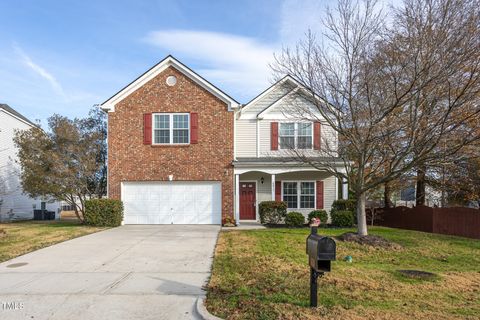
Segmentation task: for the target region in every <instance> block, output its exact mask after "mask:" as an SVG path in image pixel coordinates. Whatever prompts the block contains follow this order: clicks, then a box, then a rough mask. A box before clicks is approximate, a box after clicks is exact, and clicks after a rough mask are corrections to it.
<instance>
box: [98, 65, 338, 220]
mask: <svg viewBox="0 0 480 320" xmlns="http://www.w3.org/2000/svg"><path fill="white" fill-rule="evenodd" d="M298 86H299V84H298V83H297V82H296V81H295V80H294V79H293V78H291V77H288V76H287V77H285V78H283V79H282V80H280V81H279V82H277V83H276V84H274V85H273V86H271V87H270V88H269V89H267V90H265V91H264V92H263V93H262V94H260V95H259V96H258V97H256V98H255V99H253V100H252V101H251V102H249V103H247V104H245V105H241V104H240V103H238V102H237V101H235V100H234V99H233V98H231V97H230V96H228V95H227V94H225V93H224V92H223V91H221V90H220V89H218V88H217V87H215V86H214V85H212V84H211V83H209V82H208V81H207V80H205V79H204V78H202V77H201V76H199V75H198V74H197V73H195V72H194V71H193V70H191V69H190V68H188V67H187V66H185V65H184V64H182V63H181V62H180V61H178V60H176V59H175V58H173V57H172V56H168V57H166V58H165V59H164V60H162V61H160V62H159V63H158V64H157V65H155V66H154V67H152V68H151V69H150V70H148V71H147V72H145V73H144V74H143V75H141V76H140V77H138V78H137V79H136V80H134V81H133V82H132V83H130V84H129V85H127V86H126V87H124V88H123V89H122V90H120V91H119V92H117V93H116V94H115V95H113V96H112V97H111V98H109V99H108V100H106V101H105V102H104V103H102V104H101V108H102V109H103V110H105V111H107V112H108V150H109V156H108V196H109V197H110V198H115V199H121V200H122V201H123V203H124V208H125V217H124V223H126V224H220V223H222V221H224V219H225V218H226V217H230V218H235V220H236V221H237V222H238V221H240V222H241V221H252V220H254V221H255V220H258V204H259V203H260V202H261V201H265V200H283V201H286V202H287V204H288V208H289V210H290V211H294V210H295V211H300V212H302V213H304V214H305V215H307V214H308V213H309V212H310V211H311V210H314V209H316V208H318V209H326V210H329V209H330V206H331V204H332V202H333V201H334V200H335V199H336V198H337V195H338V188H339V186H338V183H337V179H335V178H334V177H333V176H332V175H331V174H329V173H327V171H323V170H318V168H314V167H312V166H309V165H306V164H305V163H303V162H301V161H296V160H295V159H291V152H290V151H292V149H293V150H296V149H302V151H307V150H308V152H310V153H311V156H312V157H320V156H322V154H321V150H320V149H321V148H320V145H321V144H322V141H324V142H325V141H326V139H327V140H329V142H332V141H330V140H332V139H333V140H335V139H336V135H335V133H334V131H333V130H331V128H330V127H329V126H328V125H327V124H326V123H324V122H322V121H318V119H321V117H320V116H318V117H315V119H316V120H315V121H305V120H302V121H296V120H293V119H291V118H289V117H288V115H286V114H285V112H283V111H282V110H283V108H285V107H288V105H289V103H291V100H292V99H289V98H288V97H290V95H291V93H292V92H294V91H295V92H296V88H298ZM333 144H334V145H335V144H336V140H335V141H333Z"/></svg>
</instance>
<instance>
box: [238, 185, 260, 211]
mask: <svg viewBox="0 0 480 320" xmlns="http://www.w3.org/2000/svg"><path fill="white" fill-rule="evenodd" d="M255 194H256V192H255V183H254V182H240V220H255V219H256V217H255V211H256V210H255V209H256V208H255V202H256V200H257V199H256V198H255Z"/></svg>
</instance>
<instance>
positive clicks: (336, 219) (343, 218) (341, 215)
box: [331, 210, 355, 227]
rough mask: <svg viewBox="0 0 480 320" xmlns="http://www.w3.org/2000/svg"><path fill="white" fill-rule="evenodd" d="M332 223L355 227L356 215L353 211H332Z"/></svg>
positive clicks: (337, 225)
mask: <svg viewBox="0 0 480 320" xmlns="http://www.w3.org/2000/svg"><path fill="white" fill-rule="evenodd" d="M331 216H332V225H334V226H336V227H353V224H354V221H355V219H354V216H353V212H352V211H346V210H344V211H332V212H331Z"/></svg>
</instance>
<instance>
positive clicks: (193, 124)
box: [190, 112, 198, 143]
mask: <svg viewBox="0 0 480 320" xmlns="http://www.w3.org/2000/svg"><path fill="white" fill-rule="evenodd" d="M190 143H198V113H196V112H191V113H190Z"/></svg>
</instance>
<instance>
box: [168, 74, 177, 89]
mask: <svg viewBox="0 0 480 320" xmlns="http://www.w3.org/2000/svg"><path fill="white" fill-rule="evenodd" d="M175 84H177V77H175V76H168V77H167V85H169V86H170V87H173V86H174V85H175Z"/></svg>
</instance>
